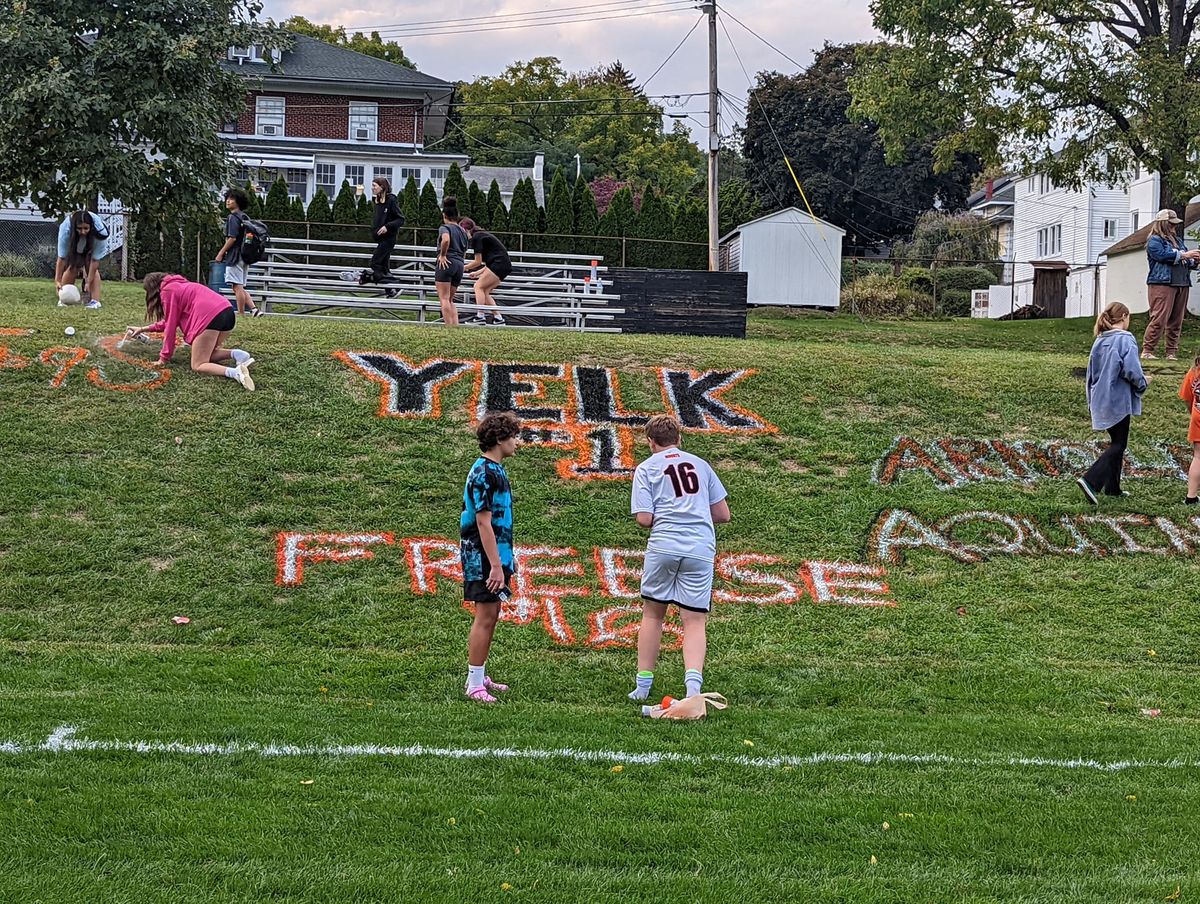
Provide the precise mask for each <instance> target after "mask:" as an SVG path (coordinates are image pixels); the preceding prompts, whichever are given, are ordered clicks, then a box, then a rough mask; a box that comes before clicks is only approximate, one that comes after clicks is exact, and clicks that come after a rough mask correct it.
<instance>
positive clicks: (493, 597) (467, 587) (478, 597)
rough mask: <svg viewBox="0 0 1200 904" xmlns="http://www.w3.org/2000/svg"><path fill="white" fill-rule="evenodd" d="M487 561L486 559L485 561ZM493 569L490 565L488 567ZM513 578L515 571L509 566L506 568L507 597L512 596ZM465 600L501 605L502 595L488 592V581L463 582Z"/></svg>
mask: <svg viewBox="0 0 1200 904" xmlns="http://www.w3.org/2000/svg"><path fill="white" fill-rule="evenodd" d="M484 561H485V562H486V561H487V560H486V559H485V560H484ZM487 567H488V569H490V568H491V566H490V565H488V566H487ZM512 576H513V570H512V569H511V568H509V567H508V566H507V565H505V566H504V589H505V590H506V591H507V594H506V595H509V596H511V595H512V586H511V582H512ZM463 599H464V600H466V601H467V602H470V603H499V602H501V599H500V594H498V593H492V591H490V590H488V586H487V579H486V578H485V579H484V580H482V581H463Z"/></svg>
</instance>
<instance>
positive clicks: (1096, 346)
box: [1076, 301, 1146, 505]
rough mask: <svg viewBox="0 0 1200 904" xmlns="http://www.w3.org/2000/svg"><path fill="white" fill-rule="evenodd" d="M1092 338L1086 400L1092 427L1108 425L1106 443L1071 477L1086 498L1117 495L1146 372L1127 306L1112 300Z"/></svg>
mask: <svg viewBox="0 0 1200 904" xmlns="http://www.w3.org/2000/svg"><path fill="white" fill-rule="evenodd" d="M1094 332H1095V334H1096V341H1095V342H1093V343H1092V355H1091V357H1090V358H1089V359H1088V368H1087V400H1088V408H1090V409H1091V412H1092V429H1093V430H1107V431H1108V435H1109V436H1110V437H1112V442H1111V443H1109V446H1108V448H1107V449H1105V450H1104V451H1103V452H1101V453H1100V457H1099V458H1097V459H1096V463H1095V464H1093V465H1092V466H1091V467H1090V468H1088V470H1087V473H1085V474H1084V475H1083V476H1082V477H1080V478H1079V479H1078V480H1077V481H1076V483H1078V484H1079V489H1081V490H1083V495H1084V496H1086V497H1087V500H1088V502H1090V503H1091V504H1092V505H1095V504H1096V502H1097V500H1096V494H1097V493H1100V492H1103V493H1104V495H1106V496H1121V495H1124V494H1123V493H1122V492H1121V469H1122V468H1123V467H1124V465H1125V447H1126V446H1128V445H1129V422H1130V420H1132V418H1133V417H1134V416H1135V415H1140V414H1141V413H1142V394H1143V393H1144V392H1145V391H1146V375H1145V374H1144V373H1142V363H1141V361H1139V360H1138V346H1137V340H1136V339H1134V338H1133V334H1132V333H1131V332H1129V308H1127V307H1125V305H1123V304H1121V302H1119V301H1114V302H1112V303H1111V304H1110V305H1108V307H1106V308H1105V309H1104V310H1103V311H1101V312H1100V316H1099V317H1097V318H1096V328H1095V330H1094Z"/></svg>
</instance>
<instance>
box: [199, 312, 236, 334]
mask: <svg viewBox="0 0 1200 904" xmlns="http://www.w3.org/2000/svg"><path fill="white" fill-rule="evenodd" d="M236 324H237V315H236V314H234V313H233V308H226V309H225V310H223V311H222V312H221V313H220V314H218V315H217V316H216V317H214V318H213V319H212V320H210V321H209V322H208V326H206V327H205V329H206V330H216V331H217V332H220V333H228V332H229V331H230V330H232V329H233V328H234V326H235V325H236Z"/></svg>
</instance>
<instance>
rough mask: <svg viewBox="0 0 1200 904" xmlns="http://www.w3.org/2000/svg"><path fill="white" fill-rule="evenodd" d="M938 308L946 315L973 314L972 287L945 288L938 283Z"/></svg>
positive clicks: (965, 315) (960, 315)
mask: <svg viewBox="0 0 1200 904" xmlns="http://www.w3.org/2000/svg"><path fill="white" fill-rule="evenodd" d="M937 301H938V309H939V311H940V312H941V314H942V315H943V316H945V317H970V316H971V290H970V289H943V288H942V285H941V283H940V282H939V283H938V298H937Z"/></svg>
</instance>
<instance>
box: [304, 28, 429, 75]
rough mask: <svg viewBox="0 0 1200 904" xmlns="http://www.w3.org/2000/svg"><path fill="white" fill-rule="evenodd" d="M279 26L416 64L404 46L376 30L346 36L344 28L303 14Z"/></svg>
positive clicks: (354, 48) (399, 62) (361, 51)
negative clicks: (310, 18)
mask: <svg viewBox="0 0 1200 904" xmlns="http://www.w3.org/2000/svg"><path fill="white" fill-rule="evenodd" d="M281 27H282V28H283V29H285V30H286V31H290V32H292V33H293V34H298V35H306V36H307V37H310V38H316V39H317V40H318V41H324V42H325V43H326V44H333V45H334V46H336V47H345V48H348V49H349V50H353V51H355V52H356V53H362V54H366V55H367V56H372V57H378V58H379V59H381V60H387V61H388V62H389V63H396V64H397V65H400V66H407V67H408V68H409V69H416V68H417V66H416V64H415V63H414V62H413V61H412V60H410V59H409V58H408V56H407V55H406V54H405V53H404V48H402V47H401V46H400V45H399V44H397V43H396V42H395V41H385V40H383V38H381V37H380V36H379V32H377V31H373V32H371V34H370V35H365V34H363V33H362V32H361V31H356V32H354V34H352V35H349V36H347V35H346V29H345V28H343V27H342V26H340V25H339V26H338V27H336V28H334V27H333V26H332V25H319V24H317V23H315V22H310V21H309V20H308V19H306V18H304V17H303V16H292V17H291V18H289V19H286V20H284V23H283V25H282V26H281Z"/></svg>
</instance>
